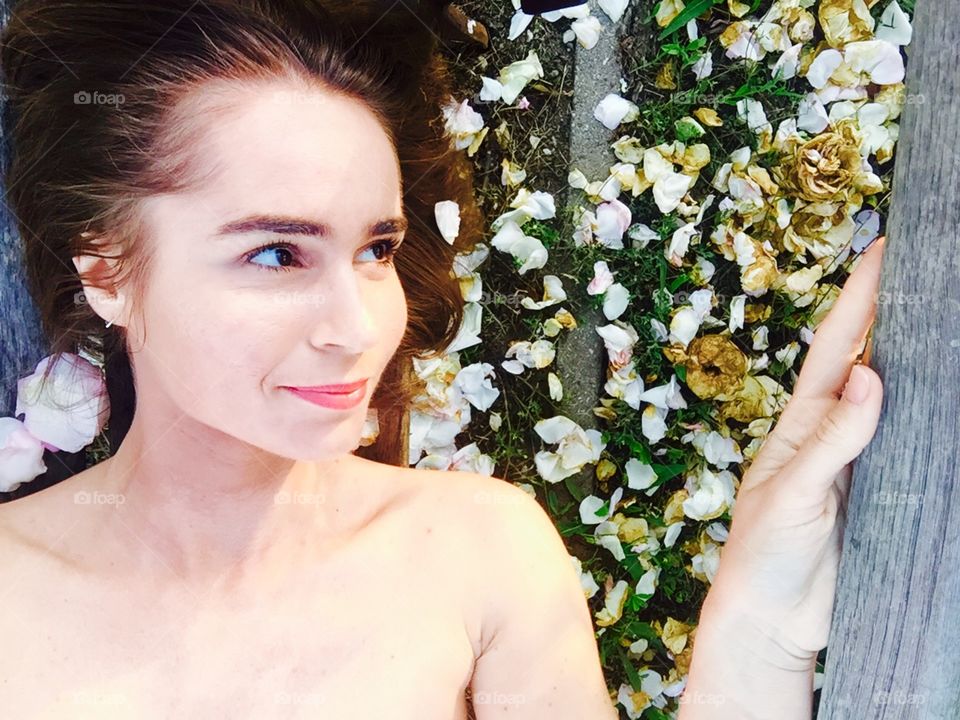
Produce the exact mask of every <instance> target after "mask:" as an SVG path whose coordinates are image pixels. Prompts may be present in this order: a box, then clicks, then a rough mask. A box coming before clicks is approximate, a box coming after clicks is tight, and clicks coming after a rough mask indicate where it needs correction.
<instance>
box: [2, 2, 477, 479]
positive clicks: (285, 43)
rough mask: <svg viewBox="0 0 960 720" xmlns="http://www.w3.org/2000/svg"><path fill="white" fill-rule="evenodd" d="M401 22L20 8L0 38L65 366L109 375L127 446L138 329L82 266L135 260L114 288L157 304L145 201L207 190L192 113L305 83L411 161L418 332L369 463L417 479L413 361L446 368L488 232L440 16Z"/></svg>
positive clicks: (386, 395) (392, 385)
mask: <svg viewBox="0 0 960 720" xmlns="http://www.w3.org/2000/svg"><path fill="white" fill-rule="evenodd" d="M378 6H379V9H380V12H378ZM387 7H389V4H384V3H377V2H367V3H363V2H359V3H358V2H349V3H345V2H327V1H324V2H320V1H319V0H203V2H195V1H194V0H163V2H158V3H143V2H139V1H134V0H84V2H79V3H78V2H75V0H20V1H19V2H17V3H16V5H15V6H14V12H13V14H12V16H11V17H10V18H9V20H8V21H7V24H6V26H5V27H4V29H3V31H2V34H0V71H2V82H3V86H4V90H5V92H6V94H7V97H8V116H7V117H6V118H4V121H5V122H6V123H8V128H9V129H8V136H9V137H10V139H11V143H12V157H11V163H10V169H9V172H8V173H7V177H6V179H5V182H6V186H7V195H8V204H9V206H10V209H11V211H12V212H13V213H14V215H15V216H16V220H17V226H18V229H19V232H20V236H21V239H22V241H23V244H24V252H25V265H26V270H27V278H28V282H29V286H30V291H31V293H32V295H33V298H34V301H35V303H36V304H37V307H38V310H39V313H40V316H41V319H42V323H43V329H44V332H45V333H46V336H47V338H48V340H49V342H50V346H51V352H52V353H54V354H55V353H61V352H78V351H80V350H84V351H86V352H89V353H91V354H94V355H97V356H99V357H101V358H103V360H104V362H105V372H106V378H107V386H108V389H109V392H110V399H111V405H112V407H113V413H112V416H111V420H110V426H111V427H110V437H111V441H112V443H119V441H120V440H121V439H122V437H123V435H125V433H126V431H127V429H128V428H129V422H130V419H131V417H129V415H130V414H132V408H133V400H134V397H133V382H132V375H131V372H130V364H129V356H128V354H127V350H126V336H125V331H124V328H122V327H117V326H113V327H111V328H109V329H106V328H104V323H103V321H102V320H101V319H100V317H99V316H98V315H96V313H94V312H93V310H92V309H91V308H90V306H89V305H88V304H86V303H85V302H82V301H78V299H79V298H82V295H80V293H82V289H83V285H82V283H81V281H80V277H79V276H78V274H77V272H76V270H75V268H74V265H73V263H72V260H71V258H72V257H73V256H75V255H81V254H86V255H98V256H101V257H102V256H105V255H108V256H117V255H119V256H120V257H121V258H122V260H121V262H120V266H119V268H118V271H117V272H116V273H115V274H114V275H113V276H111V277H110V278H107V279H106V281H105V282H109V283H111V284H112V283H124V282H126V281H127V280H130V281H131V287H132V288H133V290H134V293H133V294H134V296H137V292H138V291H139V293H141V294H142V290H143V287H144V282H145V278H146V277H147V271H148V269H149V260H150V258H149V257H148V255H147V254H146V253H145V252H144V248H146V247H148V244H147V243H144V242H143V241H142V239H143V230H142V225H141V223H140V219H139V215H138V213H139V207H140V201H141V200H142V199H143V198H145V197H148V196H150V195H153V194H158V193H170V192H178V191H182V190H185V189H187V188H189V187H191V186H192V185H193V184H195V183H198V182H202V179H203V178H202V173H198V172H197V171H196V168H194V167H192V166H191V150H192V149H193V148H194V147H195V143H196V140H197V128H198V127H201V126H202V123H196V122H191V119H195V117H196V115H195V114H193V113H191V112H190V110H191V106H190V104H189V103H187V102H181V101H183V100H184V99H185V98H186V97H187V94H188V93H190V92H191V91H193V90H196V89H197V88H198V87H200V88H201V94H202V86H203V84H204V83H208V82H211V81H222V80H226V81H230V80H263V79H267V80H269V79H273V78H278V79H279V78H294V79H298V80H301V81H303V82H305V83H308V84H311V85H312V86H313V87H317V86H319V87H322V88H325V89H327V90H330V91H334V92H338V93H342V94H344V95H346V96H349V97H353V98H356V99H358V100H360V101H362V102H363V103H365V104H366V106H367V107H368V108H369V109H370V110H372V111H373V112H374V114H375V115H376V116H377V117H378V118H379V119H380V122H381V124H382V125H383V127H384V129H385V131H386V132H387V133H388V134H389V135H390V137H391V138H392V139H393V141H394V145H395V147H396V150H397V154H398V156H399V159H400V167H401V176H402V182H403V192H404V198H403V202H404V211H405V214H406V215H407V217H408V219H409V220H410V229H409V231H408V233H407V239H406V242H404V244H403V247H402V250H401V252H400V253H398V255H397V257H396V260H395V262H396V266H397V272H398V275H399V277H400V280H401V283H402V286H403V289H404V292H405V296H406V300H407V307H408V317H409V321H408V326H407V330H406V333H405V335H404V338H403V341H402V343H401V345H400V348H399V349H398V351H397V353H396V355H395V356H394V358H393V359H392V360H391V362H390V364H389V366H388V367H387V369H386V371H385V373H384V375H383V378H382V380H381V382H380V384H379V385H378V387H377V390H376V392H375V393H374V396H373V398H372V399H371V407H372V408H376V409H377V410H378V412H379V419H380V428H381V434H380V438H379V439H378V441H377V442H376V443H375V444H374V445H372V446H370V447H369V448H361V449H359V450H358V451H357V454H361V455H364V456H366V457H369V458H371V459H375V460H378V461H380V462H385V463H389V464H394V465H407V464H408V462H407V458H406V448H407V443H406V432H407V430H406V423H405V419H406V409H407V406H408V404H409V402H410V400H411V399H412V397H413V395H414V394H416V393H417V392H419V391H420V390H421V389H422V381H419V379H417V378H416V376H415V375H413V373H412V372H411V361H410V359H411V357H413V356H416V355H425V356H430V355H434V354H436V353H437V352H438V351H439V350H441V349H443V348H444V347H446V346H447V345H448V344H449V343H450V342H451V341H452V339H453V337H454V336H455V335H456V332H457V330H458V328H459V326H460V322H461V318H462V314H463V299H462V297H461V294H460V288H459V282H458V281H457V280H456V279H455V278H454V277H453V275H452V273H451V267H452V263H453V256H454V253H456V252H459V251H464V250H469V249H471V247H472V246H473V244H474V243H475V242H476V239H477V238H478V237H479V233H480V232H481V228H482V220H481V216H480V212H479V209H478V208H477V206H476V203H475V200H474V197H473V192H472V190H473V189H472V180H471V176H470V173H469V170H468V168H467V163H466V162H465V160H464V158H463V156H462V155H461V153H459V152H457V151H454V150H452V149H451V148H450V143H449V138H448V137H447V136H446V135H445V133H444V124H443V118H442V106H443V104H444V103H446V102H447V100H448V98H449V96H450V94H451V80H450V76H449V74H448V70H447V66H446V64H445V62H444V60H443V58H441V57H440V56H439V55H438V54H437V53H436V52H435V49H436V44H435V40H434V39H433V35H432V33H430V32H424V26H423V19H422V18H417V17H414V16H413V15H412V11H411V10H410V9H408V8H407V7H406V6H405V5H401V6H400V7H399V9H398V10H396V11H394V12H393V13H391V14H389V15H387V16H382V10H383V9H384V8H387ZM93 93H100V95H99V96H98V97H99V98H100V99H107V100H108V103H109V102H110V101H111V96H112V102H114V103H115V104H116V106H115V107H114V106H112V105H110V104H105V103H103V102H90V100H91V99H94V98H93ZM440 200H454V201H456V202H458V203H459V204H460V206H461V213H462V222H461V233H460V235H459V237H458V239H457V242H456V244H455V246H451V245H450V244H448V243H447V242H446V241H445V240H444V239H443V238H442V236H441V235H440V233H439V230H438V229H437V227H436V223H435V220H434V204H435V203H436V202H438V201H440ZM104 237H109V238H110V243H109V244H108V245H103V244H102V242H101V239H102V238H104ZM91 282H92V281H91ZM135 304H136V303H135ZM124 408H126V411H124ZM125 415H126V416H127V417H125ZM118 425H119V427H118ZM114 447H115V445H114Z"/></svg>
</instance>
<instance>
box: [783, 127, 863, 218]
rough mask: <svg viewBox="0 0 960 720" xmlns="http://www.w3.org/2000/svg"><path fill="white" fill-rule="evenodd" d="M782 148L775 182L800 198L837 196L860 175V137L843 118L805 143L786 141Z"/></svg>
mask: <svg viewBox="0 0 960 720" xmlns="http://www.w3.org/2000/svg"><path fill="white" fill-rule="evenodd" d="M785 150H786V153H785V155H784V158H783V160H782V161H781V164H780V166H779V167H778V168H777V169H776V170H775V171H774V172H775V174H776V176H777V181H778V182H779V183H780V185H781V187H782V188H784V189H785V190H788V191H790V192H791V193H793V194H794V195H795V196H798V197H801V198H803V199H804V200H814V201H815V200H831V199H835V198H836V199H839V196H840V195H841V193H842V192H843V191H844V190H846V189H847V188H851V187H853V186H854V185H855V182H856V181H857V179H858V176H860V175H861V174H863V170H862V169H861V160H860V138H859V137H857V133H856V130H855V129H854V127H853V124H852V123H851V122H849V121H847V120H844V121H841V122H839V123H837V125H836V127H835V128H834V129H833V130H828V131H826V132H823V133H821V134H820V135H817V136H816V137H814V138H812V139H810V140H808V141H807V142H802V141H799V140H795V139H791V140H788V142H787V143H786V145H785Z"/></svg>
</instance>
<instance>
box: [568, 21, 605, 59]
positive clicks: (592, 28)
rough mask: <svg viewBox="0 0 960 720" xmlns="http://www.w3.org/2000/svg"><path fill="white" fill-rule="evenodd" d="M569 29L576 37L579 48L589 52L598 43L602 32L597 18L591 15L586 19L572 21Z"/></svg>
mask: <svg viewBox="0 0 960 720" xmlns="http://www.w3.org/2000/svg"><path fill="white" fill-rule="evenodd" d="M570 29H571V30H572V31H573V34H574V35H575V36H576V38H577V42H578V43H580V46H581V47H582V48H584V49H585V50H591V49H593V48H594V47H596V45H597V43H598V42H600V33H601V32H602V31H603V26H602V25H601V24H600V20H599V19H598V18H596V17H595V16H593V15H587V16H586V17H583V18H579V19H578V20H574V21H573V22H572V23H571V24H570Z"/></svg>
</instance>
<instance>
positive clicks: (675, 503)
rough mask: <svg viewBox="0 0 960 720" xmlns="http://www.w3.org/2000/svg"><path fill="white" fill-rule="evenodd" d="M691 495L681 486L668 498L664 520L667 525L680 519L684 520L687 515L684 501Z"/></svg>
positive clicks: (664, 510)
mask: <svg viewBox="0 0 960 720" xmlns="http://www.w3.org/2000/svg"><path fill="white" fill-rule="evenodd" d="M689 497H690V493H688V492H687V491H686V490H684V489H683V488H680V489H679V490H677V491H676V492H674V493H673V495H671V496H670V499H669V500H667V505H666V507H665V508H664V509H663V521H664V522H665V523H666V524H667V525H670V524H671V523H675V522H677V521H678V520H683V519H684V517H686V516H685V515H684V514H683V501H684V500H686V499H687V498H689Z"/></svg>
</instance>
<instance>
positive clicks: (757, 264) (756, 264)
mask: <svg viewBox="0 0 960 720" xmlns="http://www.w3.org/2000/svg"><path fill="white" fill-rule="evenodd" d="M777 275H779V270H777V261H776V260H774V259H773V258H772V257H770V256H769V255H768V254H767V253H766V252H761V253H758V254H757V259H756V260H754V261H753V262H752V263H751V264H750V265H747V266H746V267H743V268H740V286H741V287H742V288H743V291H744V292H746V293H748V294H750V295H753V296H754V297H756V296H758V295H762V294H763V293H765V292H766V291H767V290H769V289H770V288H771V287H772V286H773V285H774V283H775V282H776V280H777Z"/></svg>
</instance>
